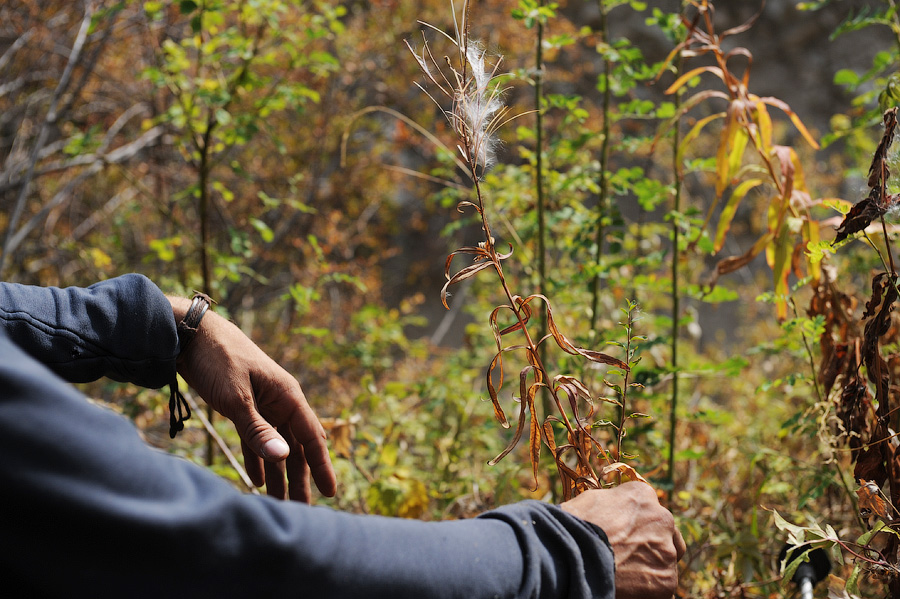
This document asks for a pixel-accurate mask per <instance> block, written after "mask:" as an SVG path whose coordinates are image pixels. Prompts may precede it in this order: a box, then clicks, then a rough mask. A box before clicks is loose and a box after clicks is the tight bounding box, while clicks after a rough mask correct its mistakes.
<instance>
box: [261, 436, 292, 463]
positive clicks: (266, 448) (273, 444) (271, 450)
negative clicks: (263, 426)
mask: <svg viewBox="0 0 900 599" xmlns="http://www.w3.org/2000/svg"><path fill="white" fill-rule="evenodd" d="M262 450H263V457H264V458H268V459H270V460H280V459H283V458H286V457H287V455H288V454H289V453H290V451H291V450H290V448H288V444H287V443H285V442H284V441H282V440H281V439H269V440H268V441H266V443H265V445H263V448H262Z"/></svg>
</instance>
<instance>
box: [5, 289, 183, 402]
mask: <svg viewBox="0 0 900 599" xmlns="http://www.w3.org/2000/svg"><path fill="white" fill-rule="evenodd" d="M175 322H176V321H175V319H174V317H173V312H172V308H171V306H170V304H169V302H168V301H167V300H166V298H165V296H164V295H163V294H162V292H161V291H160V290H159V289H158V288H157V287H156V286H155V285H154V284H153V283H152V282H150V280H149V279H147V278H146V277H143V276H141V275H124V276H121V277H116V278H114V279H110V280H108V281H104V282H101V283H97V284H96V285H92V286H90V287H87V288H77V287H68V288H65V289H60V288H56V287H34V286H29V285H16V284H12V283H0V327H2V328H3V329H4V331H5V332H6V334H7V335H8V336H9V337H10V338H12V340H13V341H14V342H15V343H16V344H17V345H19V346H20V347H22V348H23V349H24V350H25V351H26V352H27V353H29V354H30V355H32V356H33V357H34V358H36V359H37V360H38V361H39V362H41V363H43V364H45V365H46V366H48V367H49V368H51V369H52V370H53V371H54V372H55V373H57V374H58V375H60V376H61V377H63V378H64V379H66V380H68V381H71V382H87V381H92V380H96V379H98V378H100V377H102V376H108V377H110V378H113V379H115V380H118V381H125V382H131V383H135V384H138V385H141V386H144V387H150V388H158V387H162V386H163V385H166V384H168V383H170V382H171V381H172V380H173V378H174V373H175V358H176V356H177V353H178V338H177V335H176V333H175Z"/></svg>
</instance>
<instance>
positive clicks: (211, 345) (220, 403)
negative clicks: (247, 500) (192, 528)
mask: <svg viewBox="0 0 900 599" xmlns="http://www.w3.org/2000/svg"><path fill="white" fill-rule="evenodd" d="M169 301H170V302H171V303H172V309H173V313H174V314H175V319H176V321H180V320H181V319H182V318H183V317H184V314H185V312H187V310H188V308H189V307H190V304H191V300H188V299H185V298H175V297H170V298H169ZM177 369H178V373H179V374H181V376H182V377H183V378H184V380H185V381H187V383H188V385H190V386H191V387H192V388H193V389H194V390H195V391H197V393H199V394H200V397H202V398H203V399H204V401H206V403H207V404H209V405H210V406H212V408H213V409H215V410H216V411H217V412H219V413H220V414H222V415H223V416H225V417H226V418H228V419H229V420H231V421H232V422H233V423H234V426H235V428H236V429H237V432H238V435H240V437H241V450H242V451H243V453H244V466H245V467H246V469H247V474H248V475H249V476H250V480H252V481H253V484H255V485H256V486H262V485H263V483H265V484H266V491H267V493H268V494H269V495H272V496H274V497H278V498H280V499H284V498H285V497H286V496H288V495H289V496H290V498H291V499H297V500H300V501H304V502H309V500H310V497H311V494H310V483H309V476H310V473H312V477H313V480H315V483H316V487H318V489H319V491H321V492H322V494H323V495H327V496H329V497H331V496H333V495H334V493H335V491H336V487H337V483H336V479H335V474H334V469H333V468H332V465H331V459H330V458H329V457H328V448H327V447H326V444H325V429H323V428H322V425H321V423H319V420H318V419H317V418H316V415H315V414H314V413H313V411H312V408H311V407H310V406H309V403H308V402H307V401H306V397H305V396H304V395H303V390H302V389H301V388H300V383H298V382H297V379H295V378H294V377H293V376H291V375H290V374H289V373H288V372H287V371H286V370H284V369H283V368H282V367H281V366H279V365H278V364H277V363H276V362H275V361H274V360H272V359H271V358H270V357H269V356H268V355H266V353H265V352H263V351H262V350H261V349H260V348H259V347H257V345H256V344H255V343H253V341H251V340H250V339H249V338H248V337H247V336H246V335H244V333H243V332H242V331H241V330H240V329H239V328H238V327H236V326H235V325H234V324H232V323H231V322H229V321H228V320H227V319H225V318H223V317H221V316H219V315H218V314H216V313H214V312H212V311H211V310H210V311H208V312H207V313H206V315H205V316H204V317H203V321H202V322H201V324H200V327H199V330H198V332H197V334H196V336H195V337H194V340H193V341H192V342H191V343H190V344H189V345H188V347H187V348H186V349H185V350H184V351H182V352H181V355H179V356H178V360H177ZM276 429H277V430H276ZM285 473H286V474H287V480H288V484H287V485H285Z"/></svg>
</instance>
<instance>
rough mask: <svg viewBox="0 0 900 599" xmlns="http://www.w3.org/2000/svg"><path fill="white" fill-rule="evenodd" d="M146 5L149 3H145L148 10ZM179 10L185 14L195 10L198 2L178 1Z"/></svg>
mask: <svg viewBox="0 0 900 599" xmlns="http://www.w3.org/2000/svg"><path fill="white" fill-rule="evenodd" d="M146 6H147V5H146V4H145V5H144V8H145V10H146ZM178 10H179V11H181V14H183V15H187V14H190V13H192V12H194V11H195V10H197V3H196V2H194V0H181V1H180V2H179V3H178Z"/></svg>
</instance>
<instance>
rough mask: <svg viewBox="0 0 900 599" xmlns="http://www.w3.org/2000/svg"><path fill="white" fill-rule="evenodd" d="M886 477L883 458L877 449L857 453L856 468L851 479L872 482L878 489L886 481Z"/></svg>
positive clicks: (872, 448)
mask: <svg viewBox="0 0 900 599" xmlns="http://www.w3.org/2000/svg"><path fill="white" fill-rule="evenodd" d="M887 476H888V475H887V469H886V468H885V467H884V457H883V456H882V454H881V450H880V449H879V448H877V447H869V448H868V449H864V450H862V451H860V452H859V457H858V458H857V460H856V466H855V467H854V468H853V478H855V479H856V480H869V481H873V484H875V485H877V486H878V487H880V486H881V485H883V484H884V482H885V481H886V480H887Z"/></svg>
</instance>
